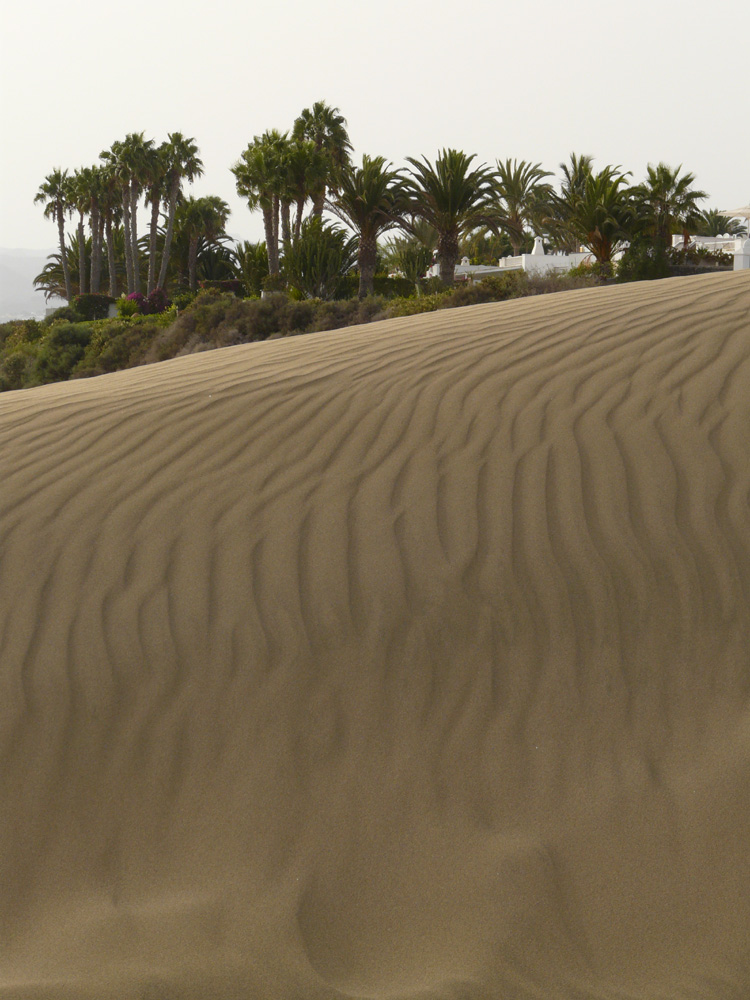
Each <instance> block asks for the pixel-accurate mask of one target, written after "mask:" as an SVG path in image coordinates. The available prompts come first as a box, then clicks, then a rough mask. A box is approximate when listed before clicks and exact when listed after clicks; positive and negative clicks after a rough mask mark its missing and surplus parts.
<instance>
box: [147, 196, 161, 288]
mask: <svg viewBox="0 0 750 1000" xmlns="http://www.w3.org/2000/svg"><path fill="white" fill-rule="evenodd" d="M160 208H161V199H160V198H158V197H157V196H156V195H154V194H152V195H151V232H150V233H149V240H148V283H147V285H146V294H147V295H150V294H151V292H153V290H154V279H155V278H156V230H157V228H158V225H159V209H160Z"/></svg>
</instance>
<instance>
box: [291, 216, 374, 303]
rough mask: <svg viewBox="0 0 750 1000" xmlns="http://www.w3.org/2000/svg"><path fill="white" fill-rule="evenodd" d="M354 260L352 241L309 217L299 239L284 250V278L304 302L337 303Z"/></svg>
mask: <svg viewBox="0 0 750 1000" xmlns="http://www.w3.org/2000/svg"><path fill="white" fill-rule="evenodd" d="M356 260H357V241H356V239H355V237H349V236H348V235H347V233H346V231H345V230H343V229H341V228H340V227H339V226H335V225H329V224H328V223H324V222H321V220H320V219H319V218H317V217H316V216H312V217H311V218H309V219H305V221H304V222H303V223H302V228H301V230H300V236H299V239H298V240H295V241H294V242H293V243H291V244H287V245H286V246H285V247H284V277H285V278H286V281H287V284H288V285H289V286H290V287H291V288H295V289H296V290H297V291H298V292H300V293H301V294H302V295H303V297H304V298H307V299H326V300H330V299H336V298H338V297H339V296H340V295H341V294H344V287H345V275H346V274H347V273H348V272H349V271H351V270H352V268H353V267H354V264H355V263H356Z"/></svg>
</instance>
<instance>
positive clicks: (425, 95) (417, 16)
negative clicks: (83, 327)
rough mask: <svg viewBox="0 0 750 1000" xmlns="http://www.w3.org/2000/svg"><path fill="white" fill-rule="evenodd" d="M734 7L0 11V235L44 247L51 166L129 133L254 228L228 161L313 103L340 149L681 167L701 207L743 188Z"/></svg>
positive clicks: (291, 0)
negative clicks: (182, 167) (43, 189)
mask: <svg viewBox="0 0 750 1000" xmlns="http://www.w3.org/2000/svg"><path fill="white" fill-rule="evenodd" d="M748 39H750V4H748V3H746V2H741V0H734V2H730V3H727V2H723V3H702V4H696V5H695V6H694V7H693V6H692V5H691V6H690V7H688V6H687V5H686V4H685V3H684V2H683V0H629V2H628V3H626V4H621V3H615V2H607V0H567V2H560V0H555V2H553V0H536V2H529V3H521V2H517V3H509V2H507V0H472V2H469V3H465V2H461V0H451V2H449V0H432V2H430V3H428V2H422V0H379V2H377V3H371V4H358V3H353V2H351V0H349V2H347V3H344V2H338V0H316V2H312V0H310V2H308V3H305V2H302V0H287V2H283V0H277V2H276V3H274V2H264V3H257V2H255V0H250V2H248V3H244V4H242V3H239V4H238V3H236V2H229V0H213V2H212V3H211V4H208V3H206V4H198V3H195V2H193V0H182V2H180V3H177V2H176V0H130V2H129V3H128V4H119V3H118V4H102V3H101V2H98V0H97V2H96V3H94V2H92V0H76V3H74V4H62V3H60V2H58V3H52V2H50V0H36V2H35V3H33V4H31V3H28V2H17V3H14V4H13V6H12V7H11V8H10V9H9V10H8V11H6V12H5V14H4V16H3V26H2V38H0V73H1V74H2V102H1V110H0V114H2V133H1V134H2V136H3V141H2V152H1V154H0V155H1V157H2V159H1V161H0V199H1V200H0V246H3V247H28V248H42V247H51V246H53V245H54V244H55V242H56V239H57V233H56V229H55V226H54V225H53V223H52V222H49V221H47V220H45V219H44V217H43V214H42V210H41V208H40V207H39V206H36V205H34V195H35V193H36V191H37V189H38V187H39V184H40V183H41V182H42V181H43V180H44V177H45V175H46V174H47V173H49V172H50V171H51V170H52V169H53V168H55V167H58V166H59V167H67V168H68V169H70V170H73V169H75V168H76V167H79V166H84V165H89V164H92V163H94V162H95V161H96V160H97V158H98V155H99V153H100V151H101V150H102V149H104V148H105V147H109V146H110V145H111V143H112V142H113V141H114V140H116V139H120V138H123V137H124V136H125V134H126V133H127V132H140V131H145V133H146V136H147V138H153V139H155V140H156V141H157V143H158V142H161V141H162V140H163V139H165V138H166V136H167V132H173V131H180V132H183V133H184V134H186V135H188V136H192V137H194V138H195V140H196V142H197V144H198V146H199V147H200V150H201V156H202V158H203V161H204V164H205V175H204V177H203V178H202V179H201V180H200V181H199V182H198V183H197V184H195V185H194V187H193V191H194V193H195V194H197V195H201V194H217V195H220V196H221V197H222V198H224V199H225V200H226V201H227V202H229V204H230V206H231V209H232V216H231V219H230V223H229V226H228V229H229V231H230V233H231V234H232V235H233V236H235V237H238V238H250V239H258V238H260V237H261V233H262V226H261V220H260V216H259V215H255V216H251V214H250V213H249V211H248V210H247V208H246V207H245V206H244V204H243V202H242V201H240V199H239V198H238V197H237V195H236V193H235V188H234V178H233V176H232V174H231V173H230V171H229V168H230V166H231V164H232V163H233V162H235V160H236V159H237V158H238V156H239V154H240V153H241V151H242V150H243V149H244V148H245V146H246V145H247V143H248V142H249V141H250V140H251V139H252V137H253V135H255V134H259V133H261V132H263V131H264V130H265V129H267V128H278V129H280V130H286V129H288V128H290V127H291V125H292V123H293V121H294V119H295V117H296V116H297V115H298V114H299V112H300V111H301V109H302V108H304V107H308V106H309V105H311V104H312V103H313V101H315V100H325V101H326V102H328V103H329V104H331V105H334V106H336V107H338V108H339V109H340V110H341V112H342V114H343V115H344V116H345V117H346V119H347V121H348V125H349V133H350V136H351V139H352V142H353V144H354V149H355V156H356V157H360V156H361V154H362V153H365V152H366V153H370V154H382V155H384V156H386V157H388V158H389V159H390V160H392V161H393V162H394V163H396V164H397V165H401V164H402V163H403V159H404V157H405V156H409V155H412V156H418V155H422V154H425V155H426V156H428V157H429V158H430V159H432V158H433V157H434V155H435V153H436V152H437V151H438V150H439V149H440V148H441V147H449V146H452V147H456V148H459V149H463V150H464V151H466V152H467V153H469V152H470V153H476V154H477V156H478V159H479V161H484V162H488V163H494V161H495V160H496V159H497V158H501V159H505V158H506V157H517V158H519V159H526V160H532V161H535V162H536V161H540V162H541V163H542V164H543V166H544V167H545V168H547V169H549V170H553V171H555V172H556V173H557V168H558V164H559V163H560V161H561V160H563V159H566V158H567V157H568V154H569V153H570V152H571V151H575V152H577V153H590V154H593V155H594V157H595V164H596V165H598V166H599V167H602V166H604V165H605V164H607V163H614V164H621V165H622V166H623V167H624V168H626V169H629V170H632V171H633V174H634V179H635V180H640V179H641V178H642V176H643V174H644V172H645V168H646V164H647V163H649V162H658V161H659V160H664V161H666V162H667V163H669V164H671V165H674V166H676V165H678V164H683V165H684V168H685V169H689V170H691V171H692V172H693V173H694V174H695V175H696V183H697V185H698V186H699V187H701V188H703V189H704V190H706V191H707V192H708V193H709V195H710V198H709V201H708V202H707V203H706V206H705V207H709V206H710V207H720V208H724V207H730V206H731V207H734V206H735V205H744V204H747V203H748V201H750V76H749V75H748V52H749V48H748Z"/></svg>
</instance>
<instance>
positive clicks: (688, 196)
mask: <svg viewBox="0 0 750 1000" xmlns="http://www.w3.org/2000/svg"><path fill="white" fill-rule="evenodd" d="M681 169H682V166H679V167H677V168H672V167H670V166H668V164H666V163H658V164H656V166H654V165H653V164H652V163H649V165H648V167H647V170H646V179H645V181H644V182H643V183H642V184H638V185H636V187H635V188H634V189H633V197H634V198H635V199H636V200H637V202H638V203H639V210H640V217H641V222H642V224H643V226H644V228H645V230H646V231H647V232H648V233H649V234H650V235H651V236H652V237H653V238H654V239H655V240H656V241H657V242H658V243H660V244H661V245H662V246H665V247H666V246H669V244H670V242H671V237H672V234H673V233H677V232H681V231H682V232H683V233H684V236H685V243H686V245H687V242H688V240H689V232H688V230H689V227H690V226H691V225H693V224H697V222H698V220H699V218H700V210H699V208H698V205H697V202H699V201H702V200H703V199H704V198H707V197H708V195H707V194H706V192H705V191H699V190H697V189H695V188H694V187H693V186H692V185H693V182H694V181H695V175H694V174H691V173H687V174H683V175H682V176H680V170H681Z"/></svg>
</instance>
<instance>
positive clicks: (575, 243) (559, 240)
mask: <svg viewBox="0 0 750 1000" xmlns="http://www.w3.org/2000/svg"><path fill="white" fill-rule="evenodd" d="M593 163H594V158H593V156H590V155H589V154H588V153H581V154H578V153H571V154H570V160H569V162H568V163H561V164H560V170H561V171H562V182H561V184H560V194H559V195H553V196H552V197H551V199H550V202H549V205H548V206H547V211H546V212H545V213H544V215H543V219H542V225H543V227H544V228H545V230H546V231H547V232H548V233H549V234H550V236H551V238H552V240H553V242H554V244H555V245H556V246H557V247H558V249H560V250H564V251H565V252H566V253H575V252H576V251H577V250H578V248H579V246H580V242H579V240H578V238H577V237H576V236H575V235H574V233H573V231H572V229H571V227H570V226H569V225H568V222H569V219H570V216H571V214H572V213H573V211H574V209H575V205H576V204H577V202H578V200H579V199H580V198H581V197H582V196H583V194H584V191H585V188H586V183H587V180H588V178H589V177H590V176H591V174H592V172H593Z"/></svg>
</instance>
